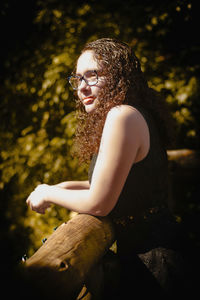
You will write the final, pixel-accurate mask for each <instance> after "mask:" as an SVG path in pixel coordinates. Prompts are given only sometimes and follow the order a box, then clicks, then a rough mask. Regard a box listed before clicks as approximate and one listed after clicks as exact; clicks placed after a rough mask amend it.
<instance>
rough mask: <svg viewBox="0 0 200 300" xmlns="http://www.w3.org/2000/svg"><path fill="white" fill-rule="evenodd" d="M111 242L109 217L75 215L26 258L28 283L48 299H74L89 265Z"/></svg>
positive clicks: (112, 239) (91, 265)
mask: <svg viewBox="0 0 200 300" xmlns="http://www.w3.org/2000/svg"><path fill="white" fill-rule="evenodd" d="M113 242H114V231H113V227H112V224H111V222H110V221H109V219H108V218H106V217H94V216H91V215H86V214H78V215H76V216H75V217H73V218H72V219H71V220H70V221H69V222H67V223H64V224H62V225H61V226H60V227H58V229H57V230H56V231H55V232H54V233H53V234H52V235H51V236H50V237H49V238H48V240H47V241H46V242H45V244H43V245H42V246H41V247H40V248H39V249H38V251H37V252H36V253H35V254H34V255H33V256H32V257H30V258H29V259H28V260H27V261H26V272H27V275H26V276H27V278H28V281H29V285H30V282H31V281H32V283H34V285H37V290H38V292H39V293H40V295H41V293H42V295H43V296H45V297H47V299H51V298H52V299H53V298H54V299H55V297H56V299H76V297H77V295H78V293H79V292H80V289H81V288H82V285H83V283H84V281H85V279H86V277H87V275H88V273H89V272H90V270H91V268H92V267H93V266H94V265H95V264H96V263H97V262H98V261H99V260H100V258H101V257H102V256H103V255H104V254H105V253H106V251H107V250H108V249H109V247H110V246H111V245H112V243H113ZM55 292H56V295H55Z"/></svg>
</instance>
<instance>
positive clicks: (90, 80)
mask: <svg viewBox="0 0 200 300" xmlns="http://www.w3.org/2000/svg"><path fill="white" fill-rule="evenodd" d="M68 80H69V83H70V84H71V86H72V88H73V90H78V88H79V86H80V85H81V82H82V80H84V81H85V83H86V84H87V85H89V86H92V85H95V84H97V82H98V75H97V71H95V70H92V71H87V72H86V73H85V74H84V75H83V76H79V75H72V76H70V77H68Z"/></svg>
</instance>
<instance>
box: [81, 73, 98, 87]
mask: <svg viewBox="0 0 200 300" xmlns="http://www.w3.org/2000/svg"><path fill="white" fill-rule="evenodd" d="M84 78H85V80H86V81H87V84H88V85H95V84H96V83H97V81H98V77H97V73H96V72H95V71H88V72H86V73H85V74H84Z"/></svg>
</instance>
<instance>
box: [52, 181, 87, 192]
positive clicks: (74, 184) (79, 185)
mask: <svg viewBox="0 0 200 300" xmlns="http://www.w3.org/2000/svg"><path fill="white" fill-rule="evenodd" d="M55 186H56V187H60V188H63V189H69V190H85V189H86V190H87V189H89V188H90V183H89V181H88V180H85V181H65V182H61V183H58V184H56V185H55Z"/></svg>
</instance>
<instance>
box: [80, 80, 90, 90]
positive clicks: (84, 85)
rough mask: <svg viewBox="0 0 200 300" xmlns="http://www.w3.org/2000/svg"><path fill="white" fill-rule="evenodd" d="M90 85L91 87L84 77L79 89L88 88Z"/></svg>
mask: <svg viewBox="0 0 200 300" xmlns="http://www.w3.org/2000/svg"><path fill="white" fill-rule="evenodd" d="M88 87H89V86H88V84H87V83H86V82H85V80H84V79H82V80H81V83H80V85H79V87H78V89H79V91H82V90H86V89H88Z"/></svg>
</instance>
